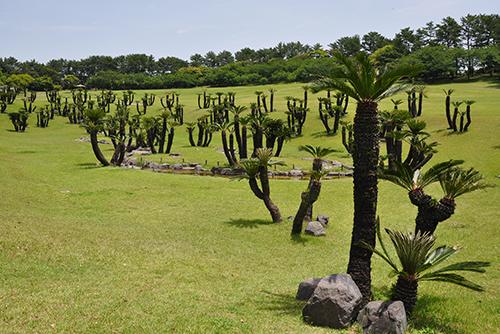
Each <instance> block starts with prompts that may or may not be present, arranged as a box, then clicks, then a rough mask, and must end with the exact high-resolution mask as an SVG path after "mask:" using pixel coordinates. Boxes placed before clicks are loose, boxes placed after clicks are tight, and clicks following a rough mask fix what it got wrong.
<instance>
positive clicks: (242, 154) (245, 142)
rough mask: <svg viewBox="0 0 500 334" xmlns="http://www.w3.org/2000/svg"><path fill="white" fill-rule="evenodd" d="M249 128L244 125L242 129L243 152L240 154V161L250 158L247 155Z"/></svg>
mask: <svg viewBox="0 0 500 334" xmlns="http://www.w3.org/2000/svg"><path fill="white" fill-rule="evenodd" d="M247 142H248V138H247V127H246V125H243V126H242V127H241V150H240V151H239V152H238V153H239V154H240V159H246V158H247V157H248V155H247Z"/></svg>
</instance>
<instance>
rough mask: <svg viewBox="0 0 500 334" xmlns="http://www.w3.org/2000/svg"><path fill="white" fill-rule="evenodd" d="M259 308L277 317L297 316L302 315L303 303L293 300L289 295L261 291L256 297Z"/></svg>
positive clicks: (293, 297)
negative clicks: (273, 313)
mask: <svg viewBox="0 0 500 334" xmlns="http://www.w3.org/2000/svg"><path fill="white" fill-rule="evenodd" d="M258 298H259V305H262V306H261V307H260V308H261V309H263V310H267V311H273V312H275V313H277V314H279V315H291V316H297V315H299V314H301V313H302V308H303V307H304V304H305V302H304V301H299V300H296V299H295V296H293V295H291V294H284V293H275V292H270V291H266V290H263V291H261V293H260V294H259V295H258Z"/></svg>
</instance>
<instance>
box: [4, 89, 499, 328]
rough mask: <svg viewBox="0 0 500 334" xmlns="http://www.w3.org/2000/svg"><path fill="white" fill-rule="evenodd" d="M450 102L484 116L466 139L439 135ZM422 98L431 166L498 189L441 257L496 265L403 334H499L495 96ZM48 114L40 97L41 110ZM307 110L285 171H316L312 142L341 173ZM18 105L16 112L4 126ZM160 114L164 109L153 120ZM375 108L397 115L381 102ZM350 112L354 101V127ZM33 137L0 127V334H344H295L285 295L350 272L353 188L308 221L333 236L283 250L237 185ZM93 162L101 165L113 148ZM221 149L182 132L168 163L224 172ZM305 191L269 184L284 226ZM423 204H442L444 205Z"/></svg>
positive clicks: (280, 99)
mask: <svg viewBox="0 0 500 334" xmlns="http://www.w3.org/2000/svg"><path fill="white" fill-rule="evenodd" d="M300 87H301V85H299V84H290V85H276V86H274V88H276V89H277V90H278V92H277V95H276V101H277V103H278V104H277V108H278V110H279V111H280V112H278V113H276V114H277V115H280V114H282V111H283V110H284V107H285V101H284V97H285V96H287V95H295V96H297V97H299V96H300V95H301V94H302V90H301V88H300ZM267 88H268V87H231V88H230V90H231V91H235V92H236V101H237V104H248V103H250V102H253V101H254V99H255V97H254V94H253V93H254V91H255V90H265V89H267ZM443 88H446V89H448V88H454V89H455V90H456V91H455V93H454V95H453V98H454V99H474V100H476V101H477V103H476V104H474V105H473V123H472V125H471V129H470V131H469V132H468V133H466V134H463V135H455V134H449V133H448V132H447V131H446V130H444V128H445V125H446V120H445V117H444V94H443V92H442V89H443ZM428 89H429V92H428V95H429V98H428V99H426V100H425V101H424V112H423V114H424V115H423V119H424V120H425V121H427V123H428V128H429V131H430V132H431V134H432V138H433V140H436V141H438V142H439V143H440V146H439V147H438V149H439V153H438V154H437V155H436V156H435V158H434V159H433V160H432V161H433V162H438V161H442V160H445V159H450V158H456V159H465V160H466V166H474V167H475V168H477V169H479V170H480V171H481V172H482V173H483V174H484V175H485V177H486V180H487V182H489V183H491V184H494V185H496V186H497V187H496V188H490V189H487V190H484V191H478V192H475V193H472V194H468V195H464V196H463V197H460V198H458V199H457V210H456V213H455V215H454V216H452V218H451V219H450V220H448V221H446V222H444V223H442V224H441V225H440V227H439V228H438V231H437V235H438V244H441V243H446V244H459V245H461V246H463V249H462V251H461V252H460V253H459V254H458V255H457V256H456V258H455V259H454V261H458V260H486V261H492V263H493V264H492V267H491V268H489V269H488V271H487V273H486V274H468V275H467V276H468V277H470V278H472V279H473V280H475V281H477V282H478V283H480V284H482V285H484V286H485V288H486V292H484V293H476V292H471V291H468V290H465V289H462V288H459V287H455V286H450V285H445V284H441V283H430V282H424V283H422V284H421V286H420V289H419V301H418V303H417V309H416V311H415V314H414V319H413V321H412V322H411V325H410V326H411V330H410V333H425V334H430V333H446V334H448V333H499V332H500V331H499V328H500V316H499V314H500V303H499V302H498V300H499V287H500V270H499V269H498V259H499V248H498V232H499V227H498V217H499V209H498V208H499V204H498V203H500V189H499V188H498V186H499V185H500V179H499V178H498V177H497V176H498V175H500V141H499V139H498V138H499V137H498V133H499V130H500V114H499V113H498V105H500V94H499V92H500V90H499V86H498V85H497V84H495V83H491V82H484V81H481V82H475V83H457V84H446V85H434V86H429V87H428ZM201 90H202V89H200V88H198V89H185V90H177V91H178V92H179V93H181V102H182V103H183V104H185V113H186V118H187V119H188V120H194V119H195V118H196V117H197V114H199V113H200V111H198V110H196V93H198V92H200V91H201ZM227 90H229V89H210V91H227ZM136 93H137V95H138V96H140V95H142V93H143V92H139V91H137V92H136ZM154 93H156V94H158V95H159V94H161V93H162V92H161V91H154ZM44 99H45V96H42V95H40V96H39V98H38V99H37V102H36V104H37V105H40V106H41V105H43V104H44V102H43V100H44ZM310 100H311V105H312V112H311V114H310V116H309V119H308V120H307V122H306V125H305V135H304V136H303V137H300V138H296V139H293V140H292V141H290V142H288V143H286V144H285V148H284V151H283V156H284V159H283V160H284V161H285V162H286V163H287V164H288V168H291V165H296V166H299V167H302V168H308V167H309V164H310V161H307V160H304V159H303V158H304V157H305V156H306V155H305V153H303V152H299V151H298V149H297V148H298V146H299V145H302V144H306V143H310V144H316V145H322V146H330V147H333V148H336V149H339V150H340V151H341V152H339V153H337V154H334V155H333V156H332V157H331V158H332V159H336V160H340V161H343V162H345V163H348V164H350V163H351V162H350V158H349V156H347V155H346V154H345V152H344V151H343V149H342V145H341V141H340V136H334V137H326V136H324V135H323V133H322V131H323V128H322V125H321V123H320V121H319V119H318V117H317V110H316V104H317V102H316V98H315V97H313V96H312V95H311V97H310ZM19 106H20V102H19V99H18V101H16V104H14V105H12V106H9V109H8V111H14V110H16V109H17V108H18V107H19ZM159 106H160V104H159V101H157V102H156V103H155V106H154V107H153V109H152V112H154V111H156V110H159ZM384 108H390V101H384V102H382V103H381V109H384ZM148 112H149V111H148ZM353 113H354V102H351V107H350V108H349V117H352V114H353ZM35 122H36V117H35V115H32V117H31V119H30V127H29V128H28V129H27V131H26V132H25V133H15V132H13V131H11V128H12V126H11V124H10V121H9V120H8V117H7V115H5V114H2V115H0V175H1V176H0V193H1V195H0V198H1V201H0V203H1V204H0V231H1V233H0V332H1V333H30V332H32V333H51V332H58V333H109V332H113V333H114V332H117V333H118V332H119V333H138V332H150V333H271V332H274V333H337V332H336V331H334V330H330V329H322V328H316V327H310V326H308V325H306V324H304V323H303V321H302V319H301V309H302V306H303V303H300V302H296V301H295V300H294V296H295V292H296V288H297V285H298V283H299V282H300V281H301V280H303V279H305V278H309V277H312V276H326V275H328V274H331V273H339V272H344V271H345V270H346V267H347V259H348V250H349V243H350V235H351V228H352V214H353V208H352V206H353V201H352V180H351V179H349V178H343V179H335V180H330V181H325V182H324V185H323V189H322V194H321V196H320V199H319V201H318V203H317V205H316V206H315V212H316V213H324V214H327V215H329V216H330V219H331V224H330V227H329V229H328V231H327V236H326V237H323V238H313V237H308V236H305V237H304V238H303V239H302V240H301V241H299V242H298V241H292V240H290V237H289V233H290V229H291V224H290V223H289V222H284V223H282V224H278V225H274V224H271V223H270V217H268V212H267V211H266V210H265V207H264V205H263V204H262V203H261V202H260V201H259V200H258V199H256V198H255V197H254V196H253V194H252V193H251V191H250V190H249V188H248V185H247V183H246V182H243V181H242V182H238V181H231V180H228V179H225V178H214V177H201V176H187V175H172V174H159V173H153V172H150V171H146V170H142V171H141V170H131V169H122V168H111V167H109V168H101V167H98V166H97V164H96V160H95V158H94V156H93V154H92V150H91V148H90V144H88V143H82V142H79V141H76V139H77V138H79V137H81V136H86V134H85V131H84V129H83V128H81V127H79V126H76V125H70V124H68V122H67V119H65V118H62V117H59V118H57V119H56V120H55V121H52V122H51V123H50V125H49V127H48V128H46V129H40V128H36V127H35ZM101 147H102V148H103V149H105V153H106V154H107V155H108V156H110V154H111V151H110V148H109V146H108V145H101ZM220 147H221V143H220V138H219V137H217V136H216V137H215V138H214V140H213V141H212V144H211V146H210V147H209V148H192V147H190V146H189V144H188V140H187V133H186V132H185V130H184V129H183V128H178V129H177V132H176V137H175V142H174V146H173V150H172V151H173V152H176V153H180V154H181V158H176V159H182V158H183V159H185V161H189V162H200V163H202V162H204V161H205V160H208V165H209V166H213V165H215V164H216V163H217V161H220V163H223V162H224V155H223V154H221V153H219V152H218V150H219V149H220ZM159 158H160V156H158V157H155V159H159ZM161 158H162V160H163V161H168V160H169V159H170V160H173V159H174V158H170V157H166V156H163V157H161ZM306 184H307V183H306V181H298V180H279V181H278V180H275V181H272V188H271V191H272V197H273V199H274V200H275V202H276V203H277V204H278V205H279V206H280V209H281V211H282V214H283V215H284V216H285V217H287V216H289V215H293V214H295V210H296V208H297V206H298V204H299V200H300V192H301V191H303V190H304V188H305V187H306ZM431 193H432V194H434V195H436V196H438V195H440V190H439V189H438V187H434V188H432V190H431ZM379 194H380V195H379V214H380V216H381V219H382V225H383V226H384V227H390V228H396V229H402V230H413V227H414V218H415V215H416V209H415V207H413V206H412V205H411V204H410V202H409V199H408V198H407V195H406V193H405V191H404V190H402V189H400V188H398V187H396V186H394V185H392V184H389V183H386V182H381V183H380V188H379ZM388 274H389V269H388V267H387V266H386V265H385V264H384V263H383V262H382V261H380V260H379V259H376V258H375V259H374V262H373V271H372V275H373V288H374V291H375V296H376V297H377V298H386V297H385V296H386V293H387V290H388V288H389V287H390V285H391V284H392V283H393V282H394V281H395V279H394V278H392V277H389V276H388ZM358 331H359V329H356V328H353V329H349V330H346V331H344V332H345V333H356V332H358Z"/></svg>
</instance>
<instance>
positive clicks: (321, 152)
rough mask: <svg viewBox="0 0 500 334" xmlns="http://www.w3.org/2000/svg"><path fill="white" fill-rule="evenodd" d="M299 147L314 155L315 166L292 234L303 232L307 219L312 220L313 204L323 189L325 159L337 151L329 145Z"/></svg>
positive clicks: (302, 198) (302, 196)
mask: <svg viewBox="0 0 500 334" xmlns="http://www.w3.org/2000/svg"><path fill="white" fill-rule="evenodd" d="M299 149H300V150H301V151H305V152H307V153H309V154H310V155H311V156H312V157H313V166H312V171H311V176H310V179H309V184H308V185H307V189H306V191H304V192H303V193H302V194H301V202H300V205H299V209H298V210H297V213H296V214H295V217H294V219H293V226H292V235H298V234H301V233H302V225H303V222H304V221H305V220H311V218H312V211H313V204H314V202H316V201H317V199H318V197H319V193H320V191H321V177H322V176H323V174H324V171H323V159H324V158H325V157H326V156H327V155H329V154H331V153H333V152H335V150H334V149H331V148H328V147H321V146H312V145H305V146H301V147H300V148H299Z"/></svg>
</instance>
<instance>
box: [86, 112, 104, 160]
mask: <svg viewBox="0 0 500 334" xmlns="http://www.w3.org/2000/svg"><path fill="white" fill-rule="evenodd" d="M105 116H106V113H105V112H104V110H103V109H93V108H88V109H86V110H85V111H84V114H83V123H82V126H83V127H84V128H85V130H87V133H88V134H89V135H90V144H91V145H92V151H93V152H94V155H95V157H96V158H97V160H99V162H100V163H101V164H102V165H103V166H109V162H108V160H107V159H106V157H105V156H104V154H103V153H102V151H101V148H100V147H99V141H98V139H97V135H98V134H99V132H101V131H102V130H103V128H104V122H105Z"/></svg>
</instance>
